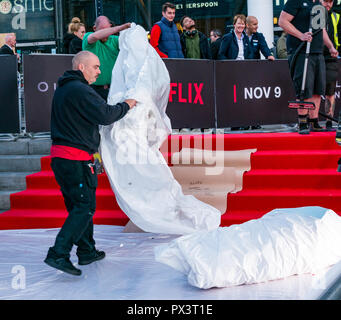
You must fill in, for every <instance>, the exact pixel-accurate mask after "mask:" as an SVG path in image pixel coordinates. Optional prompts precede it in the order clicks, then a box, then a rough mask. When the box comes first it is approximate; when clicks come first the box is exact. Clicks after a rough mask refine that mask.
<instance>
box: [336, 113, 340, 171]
mask: <svg viewBox="0 0 341 320" xmlns="http://www.w3.org/2000/svg"><path fill="white" fill-rule="evenodd" d="M338 120H339V121H338V124H337V128H336V136H335V141H336V143H337V144H338V145H339V146H341V111H340V113H339V119H338ZM340 165H341V163H339V166H340Z"/></svg>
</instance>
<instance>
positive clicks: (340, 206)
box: [227, 189, 341, 211]
mask: <svg viewBox="0 0 341 320" xmlns="http://www.w3.org/2000/svg"><path fill="white" fill-rule="evenodd" d="M305 206H321V207H324V208H328V209H332V210H335V211H340V210H341V190H340V189H329V190H320V189H317V190H314V189H272V190H271V189H270V190H269V189H267V190H266V189H265V190H245V189H244V190H242V191H240V192H237V193H230V194H229V195H228V198H227V211H235V210H237V211H238V210H242V211H245V210H254V208H261V210H268V211H271V210H273V209H276V208H296V207H305Z"/></svg>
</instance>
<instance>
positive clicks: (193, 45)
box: [180, 16, 212, 59]
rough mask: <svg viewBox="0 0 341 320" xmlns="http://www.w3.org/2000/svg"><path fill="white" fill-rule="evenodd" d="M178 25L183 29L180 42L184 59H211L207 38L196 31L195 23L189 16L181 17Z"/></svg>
mask: <svg viewBox="0 0 341 320" xmlns="http://www.w3.org/2000/svg"><path fill="white" fill-rule="evenodd" d="M180 24H181V27H182V28H183V32H182V34H181V36H180V42H181V47H182V52H183V53H184V57H185V58H188V59H211V58H212V56H211V51H210V48H209V43H208V40H207V37H206V36H205V35H204V34H203V33H202V32H200V31H199V30H197V29H196V27H195V21H194V20H193V19H192V18H191V17H189V16H183V17H182V18H181V20H180Z"/></svg>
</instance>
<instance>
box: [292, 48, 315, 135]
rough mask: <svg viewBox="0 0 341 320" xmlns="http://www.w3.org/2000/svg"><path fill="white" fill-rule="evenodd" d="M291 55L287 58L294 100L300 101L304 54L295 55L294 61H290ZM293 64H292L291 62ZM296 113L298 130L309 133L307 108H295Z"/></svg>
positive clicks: (307, 78)
mask: <svg viewBox="0 0 341 320" xmlns="http://www.w3.org/2000/svg"><path fill="white" fill-rule="evenodd" d="M292 58H293V56H292V55H291V56H290V57H289V59H288V62H289V66H290V69H292V70H293V74H292V80H293V85H294V89H295V94H296V100H297V101H300V100H301V99H302V97H301V91H302V81H303V70H304V62H305V55H304V54H298V55H297V57H296V61H295V62H293V61H292ZM293 63H294V65H293V66H292V64H293ZM309 66H310V64H309V63H308V72H307V77H306V86H305V91H304V95H305V96H307V89H306V88H307V83H308V81H309V77H308V74H309ZM305 101H309V99H306V100H305ZM297 115H298V132H299V133H300V134H309V124H308V110H307V109H297Z"/></svg>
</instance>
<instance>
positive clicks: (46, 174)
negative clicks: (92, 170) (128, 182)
mask: <svg viewBox="0 0 341 320" xmlns="http://www.w3.org/2000/svg"><path fill="white" fill-rule="evenodd" d="M97 178H98V187H97V189H111V186H110V183H109V180H108V177H107V175H106V174H105V173H102V174H99V175H98V176H97ZM26 183H27V189H44V190H46V189H56V188H57V189H59V186H58V184H57V181H56V179H55V177H54V173H53V171H52V170H49V171H40V172H37V173H33V174H31V175H29V176H27V177H26Z"/></svg>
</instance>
